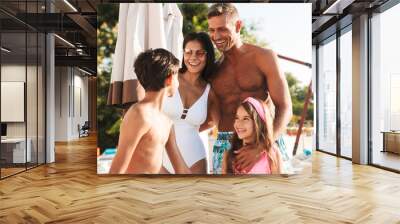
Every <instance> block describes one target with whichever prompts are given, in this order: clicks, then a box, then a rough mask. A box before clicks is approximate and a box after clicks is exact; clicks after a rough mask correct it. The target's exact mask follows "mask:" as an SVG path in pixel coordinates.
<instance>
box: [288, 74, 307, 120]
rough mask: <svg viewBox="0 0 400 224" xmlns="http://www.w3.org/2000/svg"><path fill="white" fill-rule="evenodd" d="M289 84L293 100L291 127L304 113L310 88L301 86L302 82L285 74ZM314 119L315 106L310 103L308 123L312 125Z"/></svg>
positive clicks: (291, 75)
mask: <svg viewBox="0 0 400 224" xmlns="http://www.w3.org/2000/svg"><path fill="white" fill-rule="evenodd" d="M285 75H286V80H287V82H288V86H289V91H290V96H291V98H292V106H293V117H292V120H291V124H290V126H294V125H296V124H297V123H298V121H299V120H300V118H301V115H302V113H303V108H304V103H305V100H306V96H307V91H308V87H307V86H300V81H299V80H298V79H296V77H294V76H293V74H291V73H285ZM313 119H314V104H313V103H312V102H310V103H309V104H308V108H307V115H306V119H305V120H306V123H308V124H312V122H313Z"/></svg>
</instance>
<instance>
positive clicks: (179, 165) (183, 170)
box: [165, 127, 191, 174]
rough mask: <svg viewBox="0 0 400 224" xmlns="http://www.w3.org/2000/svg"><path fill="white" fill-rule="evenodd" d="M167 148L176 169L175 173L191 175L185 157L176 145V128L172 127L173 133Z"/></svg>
mask: <svg viewBox="0 0 400 224" xmlns="http://www.w3.org/2000/svg"><path fill="white" fill-rule="evenodd" d="M165 148H166V151H167V154H168V157H169V160H170V161H171V163H172V166H173V167H174V170H175V173H179V174H190V173H191V172H190V169H189V168H188V166H187V165H186V163H185V161H184V160H183V157H182V155H181V153H180V152H179V149H178V146H177V145H176V140H175V130H174V127H171V131H170V133H169V137H168V141H167V144H166V147H165Z"/></svg>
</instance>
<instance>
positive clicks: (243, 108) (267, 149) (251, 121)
mask: <svg viewBox="0 0 400 224" xmlns="http://www.w3.org/2000/svg"><path fill="white" fill-rule="evenodd" d="M272 120H273V119H272V116H271V112H270V110H269V109H268V107H267V105H266V104H265V103H264V102H262V101H261V100H258V99H255V98H252V97H248V98H247V99H245V100H244V101H243V102H242V103H241V104H240V106H239V107H238V109H237V110H236V117H235V123H234V125H233V126H234V129H235V133H234V135H233V137H232V140H231V142H232V143H231V145H232V147H231V149H230V150H229V151H226V152H225V153H224V158H223V164H222V173H223V174H280V173H281V172H282V167H283V161H282V158H281V155H280V152H279V149H278V148H277V146H276V145H275V144H274V142H273V137H272V136H273V126H272ZM243 147H245V150H250V149H259V150H260V151H261V153H260V154H259V158H258V159H257V162H256V163H255V164H254V165H253V166H252V168H251V169H250V170H249V171H248V172H244V171H243V170H239V169H237V168H236V167H235V164H234V163H235V159H236V158H235V157H236V154H235V153H234V151H235V150H239V149H241V148H243Z"/></svg>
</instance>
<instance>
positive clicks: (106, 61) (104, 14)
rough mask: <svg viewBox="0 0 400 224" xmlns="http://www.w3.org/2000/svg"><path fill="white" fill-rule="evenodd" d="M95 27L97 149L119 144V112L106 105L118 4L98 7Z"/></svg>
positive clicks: (115, 39) (115, 37)
mask: <svg viewBox="0 0 400 224" xmlns="http://www.w3.org/2000/svg"><path fill="white" fill-rule="evenodd" d="M97 9H98V18H97V20H98V27H97V65H98V69H97V71H98V74H97V122H98V147H100V148H101V149H104V148H113V147H115V146H116V144H117V142H118V136H119V125H120V124H121V109H118V108H115V107H112V106H108V105H107V96H108V89H109V87H110V79H111V68H112V61H111V60H110V59H111V57H112V54H113V53H114V49H115V44H116V41H117V30H116V25H117V22H118V4H100V5H99V6H98V8H97Z"/></svg>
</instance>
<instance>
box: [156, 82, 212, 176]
mask: <svg viewBox="0 0 400 224" xmlns="http://www.w3.org/2000/svg"><path fill="white" fill-rule="evenodd" d="M209 91H210V84H207V86H206V89H205V90H204V92H203V94H202V95H201V96H200V97H199V98H198V99H197V100H196V102H195V103H194V104H193V105H192V106H191V107H190V108H184V106H183V103H182V98H181V96H180V94H179V91H178V90H177V91H176V92H175V94H174V95H173V96H172V97H166V99H165V100H164V103H163V111H164V113H165V114H167V115H168V117H169V118H171V119H172V121H173V123H174V129H175V138H176V143H177V145H178V148H179V151H180V153H181V155H182V157H183V159H184V160H185V163H186V165H187V166H188V167H191V166H192V165H193V164H195V163H196V162H198V161H199V160H201V159H205V158H207V154H208V153H207V152H206V147H205V145H204V143H203V141H202V139H201V137H200V133H199V128H200V125H201V124H203V123H204V122H205V121H206V119H207V102H208V93H209ZM206 161H208V159H206ZM163 166H164V167H165V168H166V169H167V170H168V171H169V172H170V173H175V172H174V169H173V167H172V165H171V162H170V160H169V158H168V156H167V154H166V153H165V152H164V155H163Z"/></svg>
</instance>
